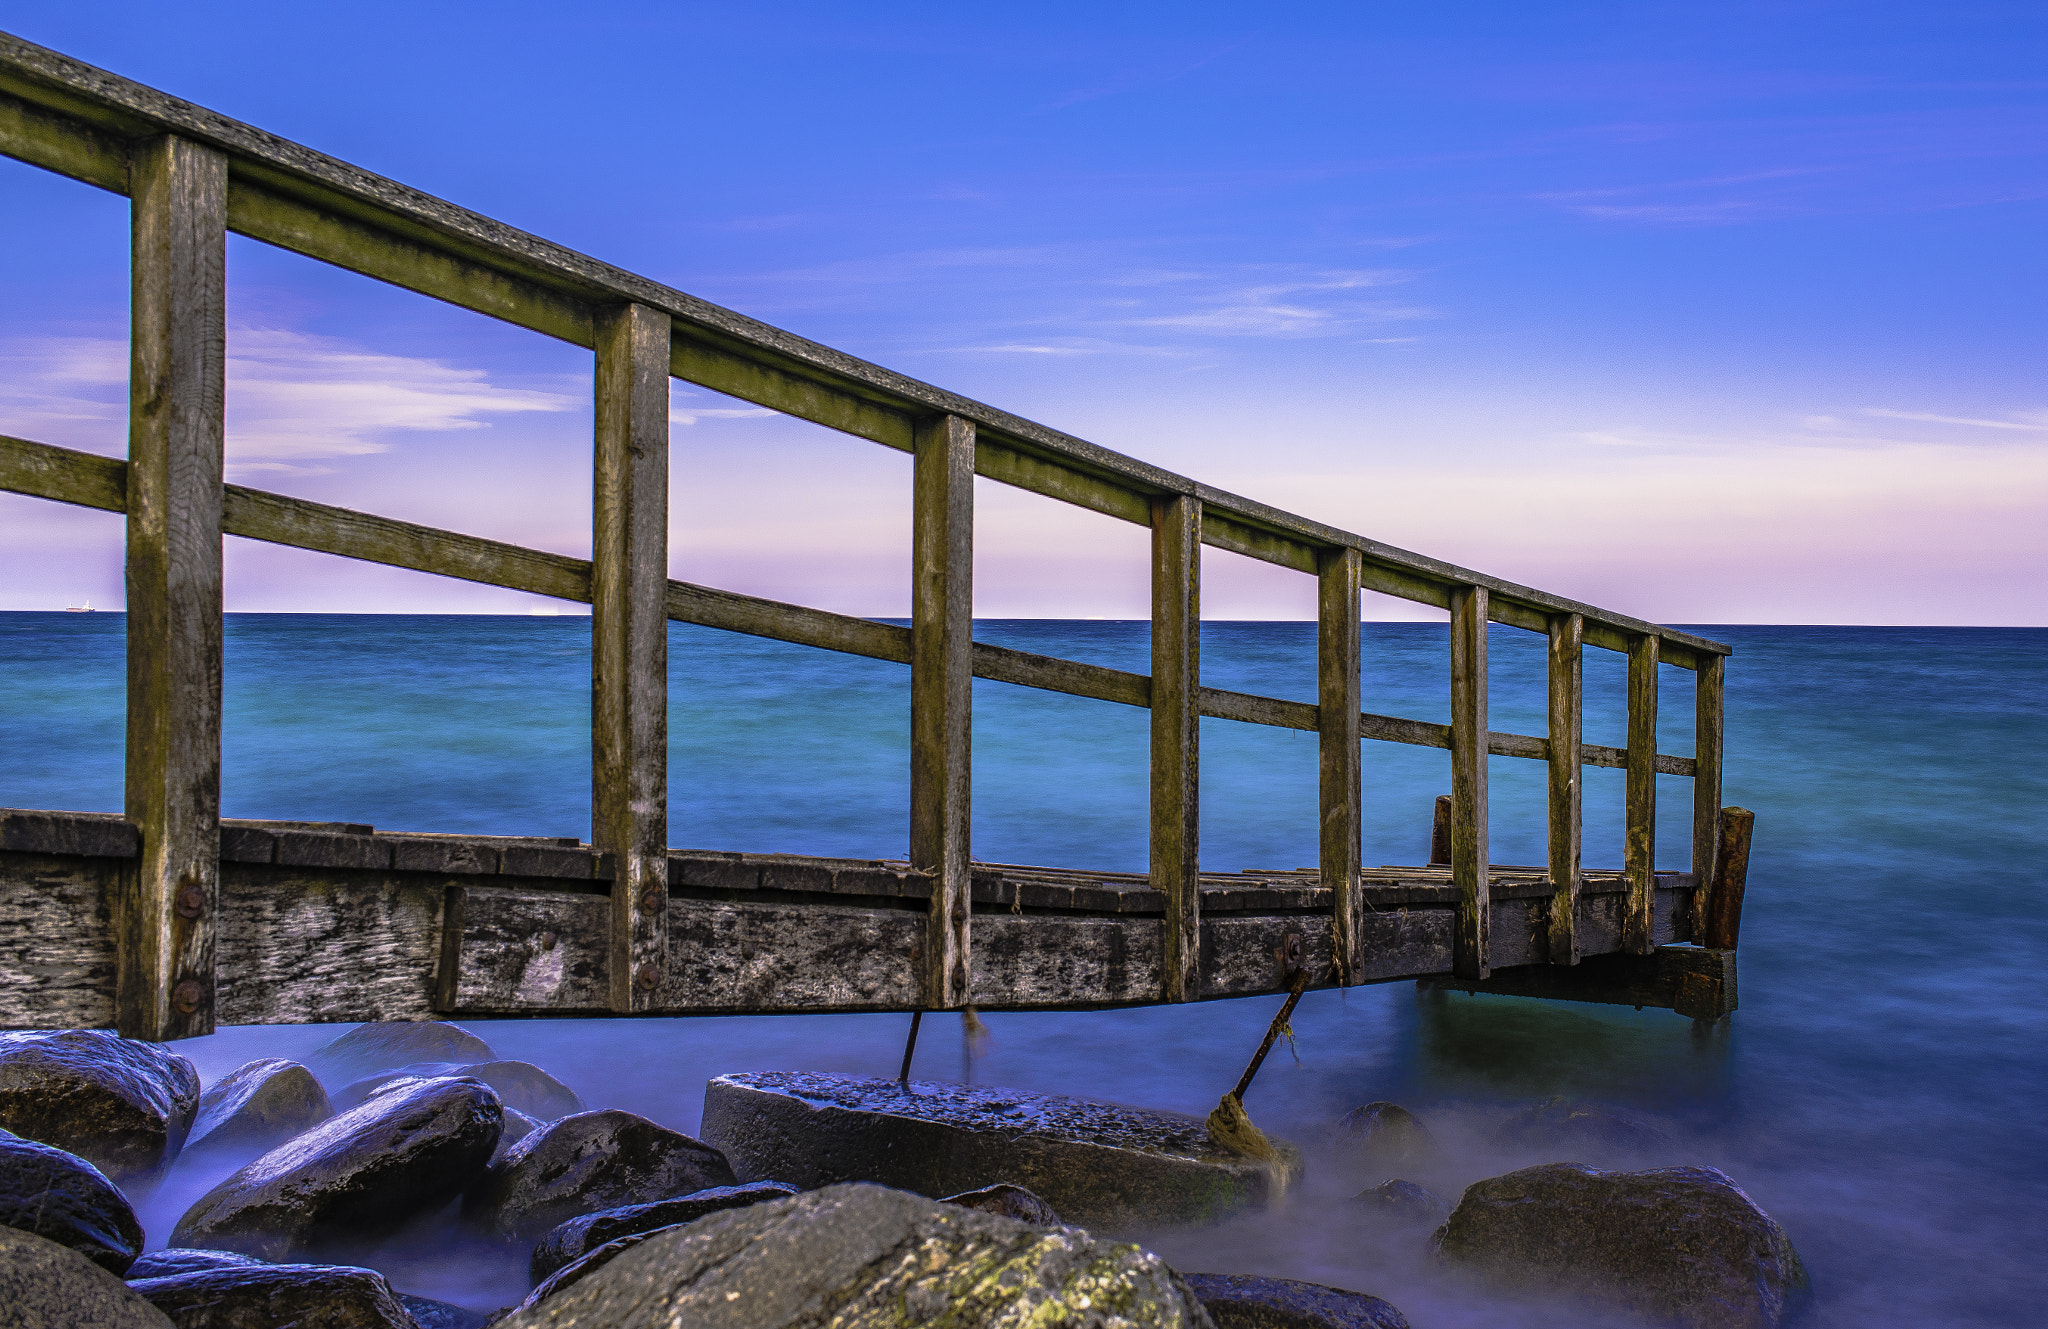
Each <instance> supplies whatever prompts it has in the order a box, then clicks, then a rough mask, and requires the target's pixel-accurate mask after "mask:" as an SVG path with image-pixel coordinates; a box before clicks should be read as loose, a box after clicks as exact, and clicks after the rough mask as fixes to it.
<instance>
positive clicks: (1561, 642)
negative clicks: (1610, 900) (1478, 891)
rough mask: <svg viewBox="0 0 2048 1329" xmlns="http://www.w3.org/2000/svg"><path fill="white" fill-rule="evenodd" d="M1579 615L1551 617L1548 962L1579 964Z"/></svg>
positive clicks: (1581, 654) (1581, 686) (1581, 696)
mask: <svg viewBox="0 0 2048 1329" xmlns="http://www.w3.org/2000/svg"><path fill="white" fill-rule="evenodd" d="M1585 632H1586V620H1585V619H1584V618H1582V617H1581V616H1579V615H1578V614H1554V615H1552V616H1551V619H1550V962H1551V963H1552V964H1577V963H1578V962H1579V927H1578V920H1579V835H1580V828H1581V825H1582V821H1581V808H1582V806H1583V801H1582V799H1581V792H1582V785H1583V781H1582V780H1581V778H1580V776H1581V772H1582V771H1583V770H1584V767H1583V765H1582V764H1581V760H1580V754H1579V748H1580V745H1581V744H1582V743H1583V742H1584V731H1585V724H1584V715H1583V706H1584V698H1585V686H1584V668H1583V665H1584V654H1585V652H1584V649H1583V648H1584V640H1585Z"/></svg>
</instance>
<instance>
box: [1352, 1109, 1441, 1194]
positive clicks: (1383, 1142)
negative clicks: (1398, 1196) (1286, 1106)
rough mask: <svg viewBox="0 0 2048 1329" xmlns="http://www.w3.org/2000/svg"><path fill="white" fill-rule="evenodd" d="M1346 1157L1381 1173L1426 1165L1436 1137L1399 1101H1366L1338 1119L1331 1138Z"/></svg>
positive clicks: (1434, 1156)
mask: <svg viewBox="0 0 2048 1329" xmlns="http://www.w3.org/2000/svg"><path fill="white" fill-rule="evenodd" d="M1332 1143H1334V1144H1335V1146H1336V1148H1337V1152H1338V1153H1339V1154H1340V1155H1341V1156H1342V1157H1344V1158H1346V1159H1349V1160H1351V1161H1353V1162H1356V1163H1358V1164H1360V1165H1362V1166H1365V1167H1370V1168H1375V1169H1379V1170H1380V1175H1381V1176H1385V1175H1386V1174H1387V1173H1388V1172H1399V1171H1403V1170H1406V1169H1411V1168H1415V1167H1418V1166H1427V1165H1428V1164H1430V1163H1432V1162H1434V1161H1435V1159H1436V1141H1435V1140H1434V1139H1433V1138H1431V1136H1430V1133H1429V1128H1428V1127H1427V1126H1424V1125H1423V1124H1422V1123H1421V1122H1420V1121H1419V1120H1417V1119H1416V1116H1415V1114H1414V1113H1412V1112H1410V1111H1409V1110H1408V1109H1407V1108H1404V1107H1402V1106H1401V1105H1400V1104H1398V1103H1367V1104H1366V1105H1365V1106H1364V1107H1360V1108H1353V1109H1351V1111H1349V1112H1347V1113H1345V1114H1344V1116H1343V1118H1342V1119H1341V1120H1339V1121H1338V1123H1337V1129H1336V1132H1335V1138H1334V1140H1333V1141H1332Z"/></svg>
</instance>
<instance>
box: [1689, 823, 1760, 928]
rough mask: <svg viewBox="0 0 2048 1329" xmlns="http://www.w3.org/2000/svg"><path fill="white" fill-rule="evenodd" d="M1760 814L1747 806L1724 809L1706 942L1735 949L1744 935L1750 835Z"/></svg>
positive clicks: (1707, 915)
mask: <svg viewBox="0 0 2048 1329" xmlns="http://www.w3.org/2000/svg"><path fill="white" fill-rule="evenodd" d="M1755 827H1756V814H1755V813H1754V812H1751V811H1749V810H1748V809H1747V808H1722V809H1721V817H1720V826H1719V834H1718V837H1717V838H1718V841H1719V843H1717V844H1716V845H1715V847H1714V883H1713V886H1712V887H1711V888H1710V890H1709V892H1708V895H1707V905H1706V908H1705V910H1704V913H1703V915H1702V916H1703V917H1704V918H1705V928H1704V937H1703V944H1704V945H1707V946H1712V947H1714V948H1715V949H1717V950H1726V951H1733V950H1734V949H1735V945H1736V943H1737V942H1738V941H1739V940H1741V937H1742V895H1743V891H1744V890H1745V888H1746V886H1747V884H1748V881H1749V837H1750V833H1751V832H1752V831H1753V830H1754V829H1755Z"/></svg>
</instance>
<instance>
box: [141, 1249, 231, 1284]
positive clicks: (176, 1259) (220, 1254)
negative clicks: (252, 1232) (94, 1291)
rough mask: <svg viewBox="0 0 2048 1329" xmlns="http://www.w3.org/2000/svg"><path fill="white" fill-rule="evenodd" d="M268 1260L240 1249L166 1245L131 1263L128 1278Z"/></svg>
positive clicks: (222, 1267) (228, 1266)
mask: <svg viewBox="0 0 2048 1329" xmlns="http://www.w3.org/2000/svg"><path fill="white" fill-rule="evenodd" d="M262 1263H264V1261H262V1260H259V1259H257V1258H256V1257H255V1256H253V1255H244V1254H242V1253H241V1252H240V1251H209V1250H205V1249H202V1248H199V1247H195V1246H166V1247H164V1248H163V1249H162V1250H160V1251H150V1252H149V1253H148V1254H146V1255H144V1256H143V1257H142V1258H140V1259H138V1260H137V1261H136V1262H135V1263H134V1264H131V1265H129V1266H128V1281H129V1282H131V1283H139V1282H141V1281H142V1280H143V1279H145V1278H176V1277H177V1276H178V1275H179V1274H196V1273H199V1272H200V1271H202V1270H206V1269H234V1268H237V1267H239V1266H241V1265H249V1264H262Z"/></svg>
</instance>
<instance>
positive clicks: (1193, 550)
mask: <svg viewBox="0 0 2048 1329" xmlns="http://www.w3.org/2000/svg"><path fill="white" fill-rule="evenodd" d="M1201 531H1202V505H1201V503H1200V501H1199V500H1196V499H1192V498H1171V499H1159V500H1157V501H1155V502H1154V503H1153V505H1152V784H1151V789H1152V794H1151V809H1152V812H1151V831H1152V835H1151V860H1150V862H1151V875H1152V886H1153V888H1154V889H1155V890H1157V891H1158V892H1159V893H1160V894H1161V895H1162V896H1164V897H1165V898H1166V933H1165V940H1164V945H1165V947H1166V953H1165V967H1164V969H1163V971H1162V972H1161V975H1160V979H1161V988H1160V1000H1162V1001H1191V1000H1193V999H1194V998H1195V997H1196V996H1197V995H1198V994H1199V992H1200V974H1201V969H1200V965H1201V945H1202V895H1201V890H1200V888H1199V886H1198V882H1199V880H1200V877H1201V868H1200V856H1201V851H1200V840H1201V829H1200V827H1201V817H1200V810H1199V809H1200V791H1201V771H1200V767H1201V720H1200V717H1199V714H1198V711H1197V707H1196V703H1197V699H1198V696H1199V693H1200V691H1201V686H1202V684H1201V678H1202V665H1201V661H1202V543H1201Z"/></svg>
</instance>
